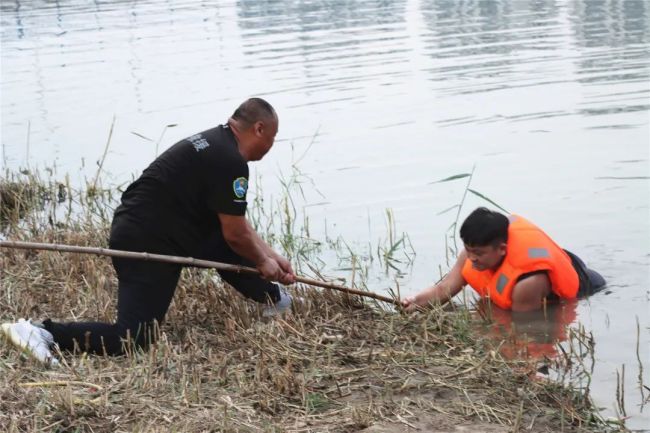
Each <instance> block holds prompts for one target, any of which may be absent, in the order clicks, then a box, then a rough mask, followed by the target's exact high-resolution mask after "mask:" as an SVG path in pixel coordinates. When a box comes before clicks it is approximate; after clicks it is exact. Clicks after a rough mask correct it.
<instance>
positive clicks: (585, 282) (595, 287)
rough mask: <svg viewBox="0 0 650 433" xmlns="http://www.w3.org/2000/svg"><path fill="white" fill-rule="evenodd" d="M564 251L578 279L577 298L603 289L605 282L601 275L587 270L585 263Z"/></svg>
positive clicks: (569, 252)
mask: <svg viewBox="0 0 650 433" xmlns="http://www.w3.org/2000/svg"><path fill="white" fill-rule="evenodd" d="M564 251H565V252H566V253H567V254H568V255H569V257H571V263H572V264H573V268H574V269H575V270H576V272H577V273H578V278H579V279H580V288H579V289H578V297H579V298H582V297H585V296H590V295H593V294H594V293H597V292H600V291H601V290H602V289H603V288H605V284H606V281H605V279H604V278H603V276H602V275H600V274H599V273H598V272H596V271H594V270H593V269H589V268H588V267H587V265H585V262H583V261H582V259H580V257H578V256H576V255H575V254H573V253H572V252H571V251H567V250H564Z"/></svg>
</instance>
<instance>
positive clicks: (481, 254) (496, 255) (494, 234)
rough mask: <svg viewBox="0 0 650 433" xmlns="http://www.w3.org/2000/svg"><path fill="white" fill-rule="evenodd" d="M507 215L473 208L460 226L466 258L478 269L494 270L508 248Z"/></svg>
mask: <svg viewBox="0 0 650 433" xmlns="http://www.w3.org/2000/svg"><path fill="white" fill-rule="evenodd" d="M509 224H510V223H509V221H508V217H506V216H505V215H503V214H500V213H499V212H494V211H491V210H489V209H487V208H484V207H479V208H477V209H475V210H474V211H473V212H472V213H471V214H469V216H468V217H467V218H466V219H465V221H464V222H463V225H462V226H461V227H460V238H461V239H462V240H463V243H464V244H465V251H467V258H468V259H469V260H470V261H471V262H472V267H473V268H474V269H476V270H478V271H486V270H488V269H490V270H495V269H497V268H498V267H499V265H501V262H502V261H503V258H504V257H505V255H506V253H507V251H508V248H507V243H508V225H509Z"/></svg>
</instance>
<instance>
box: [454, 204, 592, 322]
mask: <svg viewBox="0 0 650 433" xmlns="http://www.w3.org/2000/svg"><path fill="white" fill-rule="evenodd" d="M534 271H547V274H548V277H549V279H550V280H551V290H552V291H553V292H554V293H555V294H556V295H558V296H559V297H560V298H565V299H572V298H575V297H576V296H577V294H578V288H579V285H580V282H579V279H578V273H577V272H576V271H575V269H574V268H573V265H572V264H571V258H570V257H569V255H568V254H567V253H566V252H564V250H563V249H562V248H560V247H559V246H558V245H557V244H556V243H555V242H553V240H552V239H551V238H550V237H549V236H548V235H547V234H546V233H544V232H543V231H542V230H541V229H540V228H538V227H537V226H535V225H534V224H532V223H531V222H530V221H527V220H526V219H524V218H522V217H520V216H518V215H513V218H511V222H510V225H509V226H508V243H507V252H506V255H505V257H504V259H503V263H501V266H499V268H498V269H497V270H496V271H492V270H486V271H479V270H476V269H474V268H472V262H470V261H469V259H468V260H465V263H464V264H463V269H462V275H463V278H464V279H465V281H467V283H468V284H469V285H470V286H472V288H474V290H476V291H477V292H478V293H479V295H481V296H482V297H489V298H490V300H491V301H492V302H494V303H495V304H496V305H497V306H498V307H500V308H503V309H506V310H509V309H511V308H512V288H513V287H514V286H515V283H516V282H517V279H518V278H519V277H520V276H521V275H522V274H526V273H529V272H534Z"/></svg>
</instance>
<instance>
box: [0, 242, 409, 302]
mask: <svg viewBox="0 0 650 433" xmlns="http://www.w3.org/2000/svg"><path fill="white" fill-rule="evenodd" d="M0 248H15V249H22V250H47V251H59V252H66V253H81V254H96V255H99V256H110V257H120V258H125V259H136V260H150V261H156V262H164V263H175V264H179V265H187V266H195V267H199V268H213V269H217V270H219V271H227V272H237V273H246V274H257V275H259V273H260V272H259V271H258V270H257V269H255V268H251V267H248V266H239V265H232V264H229V263H220V262H213V261H211V260H201V259H195V258H192V257H178V256H169V255H164V254H152V253H145V252H136V251H123V250H113V249H109V248H99V247H82V246H77V245H62V244H47V243H38V242H21V241H1V240H0ZM296 282H297V283H303V284H307V285H310V286H317V287H323V288H325V289H333V290H338V291H340V292H345V293H350V294H352V295H357V296H363V297H366V298H373V299H377V300H379V301H382V302H386V303H389V304H393V305H396V306H398V307H401V305H402V304H401V302H400V301H399V300H398V299H393V298H389V297H387V296H382V295H378V294H376V293H373V292H366V291H363V290H356V289H351V288H349V287H345V286H340V285H338V284H332V283H328V282H326V281H319V280H314V279H311V278H305V277H299V276H296Z"/></svg>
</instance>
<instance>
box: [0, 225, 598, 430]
mask: <svg viewBox="0 0 650 433" xmlns="http://www.w3.org/2000/svg"><path fill="white" fill-rule="evenodd" d="M46 214H47V212H46ZM50 215H51V213H50ZM39 218H42V217H39ZM39 221H40V220H39ZM43 221H45V222H43V223H41V224H36V223H35V222H34V221H30V220H29V219H28V220H23V222H22V223H21V224H13V225H12V226H11V227H9V229H8V230H7V233H9V236H10V237H11V239H13V240H30V241H35V242H53V243H64V244H75V245H89V246H103V245H105V244H106V239H107V234H108V231H107V225H106V224H107V222H106V221H105V220H102V219H101V218H100V219H99V222H96V219H95V220H93V219H92V218H87V217H81V218H78V219H72V220H71V219H70V218H69V217H68V218H67V220H66V222H65V224H64V223H56V224H52V223H51V221H50V222H49V223H48V222H47V221H46V220H43ZM93 221H95V222H93ZM212 277H213V274H211V273H210V272H209V271H199V270H189V269H187V270H185V271H184V272H183V277H182V278H181V282H180V283H179V287H178V289H177V292H176V296H175V298H174V303H173V304H172V307H171V309H170V311H169V313H168V315H167V320H166V323H165V324H163V325H162V327H161V338H160V340H159V341H158V343H156V344H155V346H154V347H152V348H151V349H150V350H149V351H148V352H145V353H142V352H135V353H133V352H132V353H129V354H128V355H127V356H124V357H119V358H109V357H100V356H84V355H74V356H72V355H69V354H68V355H65V357H64V365H63V366H62V367H61V368H58V369H49V370H48V369H45V368H43V367H41V366H40V365H39V364H37V363H36V362H35V361H33V360H31V359H28V358H25V357H24V356H23V355H22V354H20V353H19V352H18V351H16V350H14V349H13V348H11V347H8V345H6V344H3V345H0V385H1V388H0V430H1V431H7V432H15V431H33V432H40V431H42V432H45V431H48V432H50V431H56V432H73V431H74V432H116V431H125V432H126V431H139V432H140V431H179V432H208V431H211V432H216V431H219V432H221V431H223V432H259V431H263V432H285V431H291V432H353V431H360V430H363V429H366V428H368V430H367V431H374V432H380V431H395V432H403V431H409V429H420V430H422V431H456V430H455V429H456V428H457V427H462V426H465V428H466V429H467V430H465V431H495V432H497V431H498V432H501V431H503V432H506V431H533V432H538V431H553V432H556V431H602V430H603V429H604V428H605V426H604V424H603V423H602V422H601V421H600V420H599V418H598V417H597V416H595V415H594V413H593V408H592V407H591V405H590V402H589V399H588V397H587V396H585V395H581V394H580V393H578V392H576V391H574V390H571V389H567V388H564V387H561V386H559V385H555V384H552V383H549V382H547V381H542V380H535V379H533V378H534V377H535V375H536V365H535V363H534V362H530V361H525V360H506V359H504V358H503V357H501V355H500V354H499V352H498V350H495V348H494V347H493V346H492V345H491V343H490V342H489V341H486V340H484V339H482V338H478V337H477V336H476V334H474V333H472V328H473V326H474V325H476V324H477V322H478V321H480V318H475V317H474V316H472V315H470V314H468V312H467V311H465V310H458V311H452V310H443V309H436V310H434V311H430V312H428V313H426V314H418V315H415V316H405V315H401V314H399V313H396V312H394V311H393V310H392V309H391V308H389V307H385V308H384V307H383V306H381V305H378V304H375V303H367V302H365V301H363V300H361V299H359V298H350V297H349V296H347V295H341V294H338V293H336V292H331V291H316V290H312V289H308V288H304V287H299V288H295V290H294V294H296V295H298V296H301V297H302V298H303V301H302V302H297V303H296V304H295V305H294V309H293V312H292V313H291V314H290V315H287V316H285V317H284V318H281V319H275V320H270V321H267V320H263V319H262V318H261V317H260V315H259V311H258V310H257V307H256V306H255V305H253V304H251V303H249V302H247V301H245V300H243V299H242V298H241V297H239V296H238V295H237V294H236V292H235V291H234V290H232V289H230V288H228V287H225V286H224V285H222V284H221V283H220V282H218V281H217V282H215V281H213V279H212ZM0 278H1V281H2V288H1V290H0V320H1V321H5V320H15V319H16V318H18V317H32V318H36V319H43V318H46V317H52V318H56V319H81V318H83V319H91V320H112V319H113V315H114V310H115V288H116V284H117V282H116V278H115V274H114V271H113V270H112V267H111V266H110V260H109V259H107V258H103V257H95V256H83V255H75V254H67V255H64V254H60V253H55V252H33V251H19V250H4V251H2V254H1V256H0ZM410 431H415V430H410Z"/></svg>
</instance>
